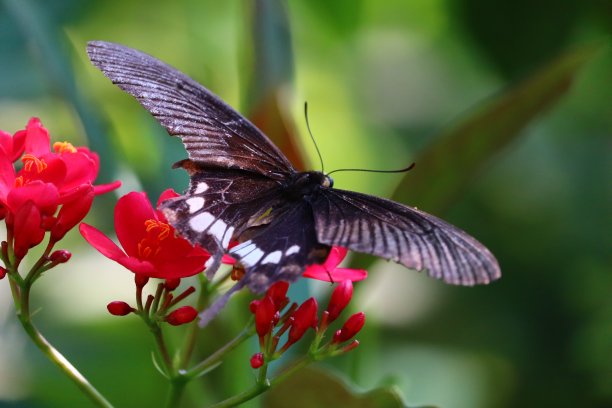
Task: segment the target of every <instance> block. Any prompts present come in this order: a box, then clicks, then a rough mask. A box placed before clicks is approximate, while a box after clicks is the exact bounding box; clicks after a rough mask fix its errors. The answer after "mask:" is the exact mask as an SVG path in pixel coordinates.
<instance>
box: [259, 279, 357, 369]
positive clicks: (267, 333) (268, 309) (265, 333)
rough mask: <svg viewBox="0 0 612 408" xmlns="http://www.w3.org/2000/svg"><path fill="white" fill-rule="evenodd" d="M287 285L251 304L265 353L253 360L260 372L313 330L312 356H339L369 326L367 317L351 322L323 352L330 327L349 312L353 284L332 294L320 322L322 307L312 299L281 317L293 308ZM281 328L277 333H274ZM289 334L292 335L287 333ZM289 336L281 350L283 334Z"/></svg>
mask: <svg viewBox="0 0 612 408" xmlns="http://www.w3.org/2000/svg"><path fill="white" fill-rule="evenodd" d="M288 288H289V284H288V283H287V282H277V283H275V284H274V285H272V286H271V287H270V289H268V291H267V292H266V294H265V296H264V297H263V298H262V299H258V300H254V301H252V302H251V304H250V310H251V313H253V314H254V315H255V330H256V332H257V335H258V336H259V345H260V349H261V352H260V353H256V354H254V355H253V356H252V357H251V367H253V368H259V367H261V366H262V365H264V364H265V363H266V362H269V361H272V360H275V359H277V358H278V357H280V356H281V355H282V354H283V353H284V352H285V351H287V349H288V348H289V347H291V346H292V345H293V344H295V343H296V342H298V341H299V340H300V339H301V338H302V337H303V336H304V335H305V334H306V332H307V331H308V329H309V328H312V329H313V330H314V331H315V332H316V338H315V340H314V342H313V345H314V349H313V347H311V352H313V353H315V354H318V355H321V356H323V355H335V354H337V353H338V348H339V347H340V345H341V343H344V342H346V341H349V340H351V339H352V338H353V337H355V335H356V334H357V333H358V332H359V331H360V330H361V329H362V327H363V324H364V323H365V314H364V313H363V312H360V313H356V314H354V315H352V316H351V317H349V318H348V320H347V321H346V322H345V323H344V325H343V326H342V328H341V329H339V330H338V331H336V333H335V335H334V337H333V339H332V341H330V342H329V343H328V344H326V345H325V346H323V347H321V348H319V344H320V342H321V340H322V339H323V336H324V333H325V331H326V330H327V327H328V325H329V324H331V323H332V322H333V321H334V320H336V319H337V318H338V316H339V315H340V313H341V312H342V311H343V310H344V309H345V308H346V306H347V305H348V303H349V302H350V300H351V297H352V295H353V284H352V282H351V281H350V280H344V281H342V282H341V283H340V284H339V285H338V286H336V288H335V289H334V292H333V293H332V296H331V298H330V301H329V304H328V306H327V310H325V311H324V312H323V314H322V317H321V320H320V322H319V319H318V305H317V301H316V299H315V298H312V297H311V298H309V299H307V300H306V301H305V302H304V303H302V304H301V305H300V306H299V307H298V305H297V304H296V303H293V304H292V305H291V306H290V307H289V309H288V310H287V311H286V312H285V313H283V314H282V315H281V312H282V310H283V309H284V308H285V307H286V306H287V305H288V304H289V298H288V297H287V289H288ZM276 327H280V328H279V329H278V330H277V331H276V332H274V329H275V328H276ZM287 332H288V333H287ZM285 333H287V340H286V342H285V344H284V345H283V346H282V347H281V348H280V349H277V348H278V344H279V341H280V339H281V336H283V334H285ZM358 344H359V342H358V341H356V340H355V341H353V342H352V343H351V344H349V345H347V346H345V347H343V348H341V349H340V351H339V352H340V353H344V352H347V351H349V350H352V349H353V348H355V347H357V345H358Z"/></svg>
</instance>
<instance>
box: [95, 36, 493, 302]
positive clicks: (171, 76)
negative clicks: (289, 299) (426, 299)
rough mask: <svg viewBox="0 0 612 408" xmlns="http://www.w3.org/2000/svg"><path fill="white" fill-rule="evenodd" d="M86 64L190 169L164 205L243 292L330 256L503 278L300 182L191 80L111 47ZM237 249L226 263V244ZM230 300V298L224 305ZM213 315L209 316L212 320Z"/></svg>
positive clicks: (353, 200) (458, 247)
mask: <svg viewBox="0 0 612 408" xmlns="http://www.w3.org/2000/svg"><path fill="white" fill-rule="evenodd" d="M87 53H88V54H89V58H90V59H91V61H92V62H93V64H94V65H95V66H96V67H98V68H99V69H100V70H101V71H102V72H103V73H104V75H106V76H107V77H108V78H110V80H111V81H112V82H113V83H114V84H116V85H117V86H119V87H120V88H121V89H123V90H124V91H126V92H127V93H129V94H131V95H133V96H134V97H136V98H137V99H138V101H139V102H140V103H141V104H142V106H144V107H145V108H146V109H147V110H148V111H149V112H150V113H151V114H152V115H153V116H154V117H155V118H156V119H157V120H158V121H159V122H160V123H161V124H162V126H164V127H165V128H166V130H167V131H168V133H169V134H171V135H177V136H179V137H180V138H181V140H182V141H183V144H184V145H185V149H186V150H187V153H188V155H189V158H188V159H186V160H183V161H181V162H179V163H177V164H175V167H182V168H184V169H185V170H187V172H188V173H189V175H190V178H191V180H190V184H189V188H188V190H187V191H186V192H185V195H184V196H181V197H179V198H176V199H174V200H171V201H167V202H165V203H164V204H163V207H162V209H163V212H164V214H165V215H166V217H167V219H168V221H169V222H170V223H171V224H172V225H173V226H174V227H175V228H176V230H178V231H179V232H180V234H182V235H183V236H185V237H186V238H187V239H188V240H189V241H191V242H192V243H197V244H199V245H201V246H202V247H204V248H205V249H207V250H208V251H209V252H210V253H211V254H213V260H214V264H215V265H213V266H211V267H209V268H208V270H210V271H212V273H214V271H215V270H216V269H217V268H216V266H218V264H219V262H220V260H221V257H222V255H223V254H224V253H225V252H229V254H230V255H231V256H232V257H234V258H235V259H237V260H238V261H239V263H240V264H241V265H242V266H244V268H245V270H246V274H245V276H244V278H243V279H242V280H241V281H240V283H239V284H238V285H236V286H235V289H238V288H239V287H242V286H244V285H246V286H248V287H249V288H250V289H251V290H253V291H255V292H258V293H259V292H263V291H264V290H266V289H267V288H268V287H269V286H270V285H271V284H272V283H274V282H276V281H278V280H286V281H294V280H295V279H297V278H298V277H299V276H300V275H301V274H302V273H303V271H304V269H305V267H306V266H307V265H309V264H313V263H321V262H323V261H324V260H325V258H326V256H327V254H328V253H329V250H330V247H331V246H332V245H337V246H341V247H346V248H349V249H351V250H354V251H358V252H365V253H369V254H373V255H377V256H380V257H383V258H385V259H391V260H393V261H395V262H399V263H401V264H402V265H405V266H407V267H409V268H411V269H416V270H423V269H426V270H427V271H428V273H429V275H430V276H433V277H434V278H438V279H442V280H444V281H445V282H447V283H451V284H457V285H474V284H481V283H489V282H490V281H492V280H495V279H497V278H499V277H500V270H499V265H498V264H497V261H496V259H495V257H494V256H493V255H492V254H491V253H490V252H489V250H487V249H486V248H485V247H484V246H483V245H482V244H480V243H479V242H478V241H476V240H475V239H474V238H472V237H470V236H469V235H467V234H466V233H465V232H463V231H461V230H460V229H458V228H456V227H454V226H452V225H450V224H448V223H446V222H444V221H442V220H440V219H439V218H436V217H434V216H432V215H430V214H427V213H424V212H422V211H419V210H417V209H415V208H410V207H407V206H404V205H402V204H398V203H396V202H393V201H390V200H385V199H382V198H378V197H374V196H370V195H365V194H360V193H356V192H353V191H344V190H339V189H335V188H332V184H333V181H332V179H331V178H330V177H329V176H327V175H325V174H323V173H321V172H317V171H309V172H298V171H296V170H295V169H294V168H293V166H292V165H291V163H290V162H289V161H288V160H287V158H286V157H285V156H284V155H283V153H281V152H280V150H279V149H278V148H277V147H276V146H275V145H274V144H272V142H271V141H270V140H269V139H268V138H267V137H266V136H265V135H264V134H263V133H262V132H261V131H260V130H259V129H257V128H256V127H255V126H254V125H253V124H252V123H250V122H249V121H248V120H247V119H245V118H244V117H242V116H241V115H240V114H239V113H237V112H236V111H234V110H233V109H232V108H231V107H229V106H228V105H227V104H225V103H224V102H223V101H222V100H221V99H219V98H218V97H217V96H216V95H214V94H212V93H211V92H210V91H209V90H207V89H206V88H204V87H203V86H202V85H200V84H198V83H197V82H195V81H194V80H193V79H191V78H189V77H188V76H186V75H184V74H183V73H181V72H179V71H177V70H176V69H174V68H172V67H170V66H168V65H166V64H165V63H163V62H161V61H159V60H157V59H155V58H153V57H151V56H149V55H147V54H144V53H142V52H140V51H137V50H134V49H131V48H128V47H125V46H122V45H118V44H112V43H108V42H101V41H94V42H90V43H89V45H88V47H87ZM233 240H239V241H240V242H241V243H240V244H239V245H238V246H235V247H233V248H231V249H230V250H229V251H228V244H229V243H230V241H233ZM226 299H227V298H226ZM213 313H216V312H215V311H213Z"/></svg>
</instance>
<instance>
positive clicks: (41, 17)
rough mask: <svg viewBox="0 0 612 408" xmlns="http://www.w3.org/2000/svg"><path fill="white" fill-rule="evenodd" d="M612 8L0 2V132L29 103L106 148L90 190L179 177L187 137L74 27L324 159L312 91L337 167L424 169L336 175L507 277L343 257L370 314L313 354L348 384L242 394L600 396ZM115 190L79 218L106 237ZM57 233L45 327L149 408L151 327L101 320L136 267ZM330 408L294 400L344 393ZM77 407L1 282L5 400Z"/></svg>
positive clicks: (104, 386)
mask: <svg viewBox="0 0 612 408" xmlns="http://www.w3.org/2000/svg"><path fill="white" fill-rule="evenodd" d="M611 22H612V9H611V8H610V3H609V2H605V1H576V0H557V1H553V0H534V1H528V0H519V1H517V0H493V1H491V0H452V1H451V0H412V1H401V0H392V1H384V2H383V1H378V0H335V1H324V0H310V1H301V2H300V1H280V0H259V1H251V2H249V1H246V0H241V1H237V0H233V1H224V2H221V1H215V0H207V1H203V0H181V1H173V2H168V1H161V0H149V1H146V2H145V1H122V2H118V1H117V2H114V1H93V0H92V1H82V0H53V1H43V0H40V1H36V0H0V129H3V130H5V131H8V132H11V133H12V132H14V131H16V130H18V129H21V128H23V127H24V126H25V124H26V122H27V120H28V119H29V118H30V117H31V116H38V117H40V118H41V119H42V121H43V124H44V125H45V126H46V127H47V128H48V129H49V130H50V132H51V134H52V136H53V137H54V138H55V139H57V140H69V141H71V142H73V143H74V144H88V145H89V146H91V147H92V148H93V149H95V150H97V151H98V152H99V153H100V156H101V158H102V174H101V175H100V180H101V181H109V180H112V179H117V178H119V179H121V180H122V181H123V182H124V186H123V188H122V190H121V193H125V192H127V191H131V190H142V189H144V190H146V191H147V192H148V193H149V195H150V197H151V198H152V199H156V198H157V195H158V194H159V192H160V191H162V190H163V189H165V188H167V187H170V186H172V187H174V188H176V189H177V190H178V191H181V190H182V189H183V188H184V187H185V186H186V180H187V179H186V176H185V175H184V174H183V173H182V172H181V171H172V170H170V165H171V164H172V163H174V162H175V161H177V160H180V159H182V158H183V157H184V155H185V153H184V151H183V150H182V146H181V144H180V143H179V142H178V140H174V139H172V138H169V137H167V136H166V135H165V132H164V130H163V129H162V128H161V127H160V126H158V125H157V124H156V122H155V121H154V120H153V119H152V118H151V117H150V116H149V115H148V114H147V112H146V111H145V110H144V109H142V108H141V107H140V106H139V105H138V104H137V103H136V102H135V101H134V100H133V99H132V98H131V97H129V96H127V95H126V94H124V93H122V92H121V91H120V90H119V89H118V88H116V87H115V86H113V85H112V84H111V83H110V82H109V81H108V80H106V78H104V77H103V75H102V74H101V73H100V72H98V71H97V70H96V69H95V68H94V67H93V66H91V65H90V64H89V62H88V60H87V57H86V55H85V51H84V50H85V44H86V42H87V41H89V40H94V39H97V40H107V41H114V42H119V43H123V44H126V45H129V46H131V47H134V48H138V49H141V50H144V51H146V52H148V53H150V54H153V55H155V56H156V57H158V58H160V59H162V60H164V61H166V62H168V63H170V64H171V65H173V66H175V67H177V68H179V69H180V70H182V71H183V72H185V73H187V74H188V75H190V76H191V77H193V78H194V79H196V80H198V81H199V82H201V83H202V84H204V85H205V86H206V87H208V88H209V89H211V90H212V91H214V92H215V93H217V94H218V95H219V96H221V97H222V98H223V99H224V100H226V101H227V102H228V103H230V104H231V105H232V106H234V107H236V108H237V109H238V110H239V111H240V112H242V113H243V114H245V115H248V116H249V117H251V118H252V119H253V120H254V121H255V122H256V123H257V124H258V125H259V126H261V128H262V129H263V130H265V131H266V133H268V134H269V135H270V136H271V137H272V138H273V139H274V140H275V142H276V143H277V144H278V145H279V146H281V147H282V149H283V150H284V151H285V152H286V153H287V154H288V156H289V157H290V158H291V159H292V161H293V162H294V163H296V165H298V166H300V167H304V168H314V169H318V167H319V164H318V158H317V157H316V155H315V150H314V147H313V146H312V143H311V142H310V140H309V138H308V136H307V133H306V130H305V123H304V119H303V113H302V111H303V103H304V101H305V100H307V101H308V103H309V119H310V123H311V127H312V129H313V132H314V135H315V137H316V139H317V143H318V145H319V148H320V150H321V152H322V155H323V159H324V161H325V168H326V170H327V171H329V170H331V169H336V168H340V167H362V168H401V167H404V166H406V165H407V164H409V163H411V162H412V161H416V163H417V166H416V168H415V169H414V170H413V171H411V172H409V173H407V174H405V175H381V174H370V173H338V174H337V175H336V177H335V181H336V186H338V187H341V188H348V189H354V190H358V191H362V192H368V193H372V194H376V195H382V196H392V197H394V198H396V199H397V200H399V201H403V202H405V203H408V204H411V205H417V206H418V207H419V208H421V209H423V210H425V211H428V212H431V213H434V214H436V215H439V216H442V217H443V218H445V219H446V220H448V221H450V222H451V223H453V224H456V225H458V226H460V227H461V228H463V229H465V230H467V231H468V232H469V233H470V234H472V235H474V236H475V237H477V238H478V239H479V240H481V241H482V242H484V243H485V244H486V245H487V246H488V247H489V248H490V249H491V250H492V252H493V253H495V254H496V256H497V257H498V259H499V262H500V264H501V267H502V273H503V277H502V279H501V280H500V281H498V282H495V283H493V284H491V285H489V286H486V287H477V288H461V287H450V286H447V285H444V284H443V283H441V282H437V281H434V280H431V279H428V278H427V277H426V276H425V275H423V274H417V273H414V272H412V271H407V270H405V269H403V268H401V267H397V266H395V265H393V264H390V263H385V262H376V263H372V260H371V259H368V258H362V257H358V258H356V259H355V260H354V261H355V262H356V263H359V264H362V265H368V269H369V270H370V277H369V278H368V279H367V281H366V282H364V283H362V284H360V285H359V286H358V288H357V289H358V294H357V296H356V297H357V299H356V300H354V301H353V307H354V308H355V309H356V310H357V309H358V310H364V311H366V313H367V314H368V322H367V325H366V330H365V331H364V332H363V333H362V334H360V336H359V338H360V340H361V346H360V347H359V348H358V350H357V351H355V352H353V353H351V354H349V355H348V356H344V357H341V358H337V359H336V360H333V361H329V362H326V363H325V364H321V365H319V366H318V367H319V368H320V367H323V366H327V367H329V368H330V370H332V372H334V373H335V375H339V376H340V377H341V378H342V381H343V382H342V383H336V382H335V380H333V379H328V380H326V381H320V379H321V378H322V377H321V376H324V374H320V375H315V376H314V377H313V376H312V373H311V374H310V376H308V375H304V376H303V377H302V378H299V377H298V379H297V380H295V381H292V382H290V383H288V384H286V386H285V387H284V388H283V387H282V386H281V387H279V389H277V390H275V391H274V392H272V393H270V394H269V395H268V396H266V397H264V398H263V399H260V400H258V401H256V402H254V403H252V404H250V406H259V405H261V406H287V404H289V402H288V401H289V400H287V398H289V397H293V398H296V395H301V394H299V393H303V395H304V396H300V397H299V399H298V400H299V401H302V400H303V401H305V403H307V402H308V401H309V400H308V398H307V397H306V396H305V395H309V391H311V390H316V391H313V392H315V396H317V397H318V398H325V397H326V396H327V395H332V394H334V391H337V388H338V387H341V386H342V385H341V384H351V387H354V388H355V389H357V390H359V391H367V390H370V389H373V388H375V387H378V386H391V385H392V386H395V389H397V390H399V392H400V393H401V395H402V396H403V398H404V400H405V402H406V403H408V404H409V405H419V404H423V405H424V404H428V405H436V406H440V407H445V408H446V407H449V408H481V407H482V408H486V407H499V408H502V407H503V408H506V407H602V408H603V407H611V406H612V268H611V266H612V262H611V261H612V259H611V258H612V257H611V252H610V231H611V230H612V228H611V227H612V225H611V214H610V203H611V202H612V201H611V198H612V196H611V192H612V190H611V188H610V187H611V186H610V176H611V175H612V166H611V160H610V152H611V149H610V148H611V144H610V141H611V139H610V135H611V130H612V110H611V107H612V103H611V102H612V98H611V96H612V78H611V76H610V73H611V72H612V58H611V55H610V50H609V46H608V42H609V39H610V37H609V30H610V28H611V27H612V24H611ZM114 200H116V197H105V198H101V199H99V200H98V201H97V202H96V204H95V205H94V207H95V209H94V211H93V212H92V214H91V215H90V217H89V218H88V221H89V222H90V223H92V224H94V225H96V226H98V227H99V228H102V229H105V230H106V231H109V232H110V231H112V207H113V204H114ZM64 247H65V248H67V249H69V250H71V251H72V252H73V253H74V256H73V259H72V260H71V261H70V263H68V264H67V265H65V266H62V267H60V268H58V269H57V270H53V271H52V272H50V273H48V274H47V275H46V276H45V279H42V280H41V281H40V283H39V284H37V287H36V288H35V289H34V296H35V299H36V301H35V302H36V305H37V306H38V307H40V308H41V310H40V312H39V313H38V315H37V316H36V319H37V320H36V321H37V323H38V324H39V325H40V326H41V328H42V329H43V332H44V333H47V334H48V337H49V338H50V339H51V340H52V341H53V342H54V343H55V345H56V346H57V347H58V348H59V349H60V350H61V351H62V352H64V353H65V354H66V356H67V357H68V358H69V359H71V360H72V361H73V363H75V365H76V366H77V367H78V368H80V369H81V370H82V372H83V373H84V374H85V375H86V376H87V377H88V378H89V379H90V380H91V381H92V382H93V383H94V385H96V387H97V388H98V389H99V390H100V391H101V392H102V393H104V394H105V395H106V396H107V397H108V399H109V400H110V401H111V402H113V403H114V404H116V406H117V407H141V406H142V407H144V406H159V401H163V398H164V396H165V392H166V385H165V384H164V381H163V379H162V378H161V376H160V375H159V374H158V373H157V372H156V371H155V369H154V367H153V365H152V363H151V348H152V346H153V342H152V339H151V338H150V336H149V334H148V333H147V330H146V329H145V328H144V327H143V326H142V324H141V323H140V322H139V321H137V319H135V318H124V319H118V318H114V317H112V316H110V315H108V314H107V313H106V311H105V305H106V303H107V302H109V301H111V300H116V299H121V300H128V301H131V299H132V297H133V294H132V286H133V284H132V275H131V274H130V273H129V272H127V271H124V270H121V269H120V268H118V267H117V266H115V265H113V264H112V262H110V261H107V260H105V259H103V258H102V256H101V255H99V254H98V253H95V252H93V251H92V250H90V249H89V248H88V247H87V246H86V245H85V243H84V241H83V240H82V239H81V238H80V236H78V234H72V235H70V236H69V237H68V238H67V239H66V241H65V242H64ZM292 290H293V292H292V293H293V297H295V300H300V299H304V298H305V297H306V296H308V294H307V292H314V293H321V294H322V295H323V296H324V295H325V293H327V292H328V291H329V289H328V287H327V286H325V285H319V286H317V285H313V284H310V285H309V284H307V283H301V284H299V285H297V286H296V287H295V288H292ZM247 301H248V296H247V295H246V294H245V295H242V296H241V297H238V298H237V299H236V300H235V301H234V302H233V305H232V307H230V308H228V309H227V310H226V311H225V312H224V314H223V316H222V318H221V322H220V324H218V325H215V326H213V327H211V328H209V329H208V330H209V331H208V333H205V334H204V335H203V339H202V344H201V349H202V353H205V352H206V351H207V350H214V347H215V345H218V344H222V343H223V339H224V338H230V337H232V335H233V334H235V333H237V332H238V330H239V329H240V327H241V325H242V324H243V323H244V320H245V318H246V313H245V310H246V309H245V307H246V306H245V305H246V302H247ZM175 331H176V335H177V336H178V335H180V329H175ZM255 349H256V345H255V344H254V343H253V344H250V345H245V347H241V348H240V349H239V350H238V351H237V353H236V354H235V355H234V357H233V358H232V360H231V361H228V362H226V363H225V364H223V366H221V367H220V368H218V369H217V370H215V371H214V372H213V373H212V374H211V375H209V376H207V377H204V378H203V379H202V380H201V381H199V382H197V383H194V384H191V385H190V386H189V388H188V395H187V397H186V401H185V406H205V405H206V404H207V403H211V402H214V401H218V400H220V399H222V398H224V397H227V396H230V395H232V394H233V393H236V392H238V391H241V390H244V389H246V388H248V387H249V386H250V385H251V384H252V382H253V381H254V377H253V373H252V370H251V369H250V368H249V366H248V357H249V356H250V354H251V353H253V352H254V351H255ZM285 361H288V360H285ZM278 365H282V362H279V364H278ZM305 374H307V373H305ZM313 378H315V379H319V381H314V380H313ZM323 378H324V377H323ZM292 387H297V390H296V388H292ZM325 387H328V388H329V389H328V390H327V391H329V392H326V389H325ZM334 395H338V394H337V393H336V394H334ZM266 398H267V399H266ZM348 398H349V397H346V396H344V397H343V399H342V400H341V401H342V402H343V403H344V405H347V406H357V404H358V402H357V399H356V400H355V401H353V400H350V399H348ZM279 401H280V402H279ZM283 401H284V402H283ZM330 401H333V400H324V399H321V400H311V401H310V405H304V406H325V405H326V404H327V405H329V406H332V405H334V406H339V405H338V404H339V402H338V401H336V402H335V403H333V402H330ZM293 403H296V401H292V404H293ZM88 404H89V402H88V401H87V400H86V399H85V397H83V396H81V395H80V394H79V393H78V392H77V390H76V388H75V387H74V386H73V385H72V384H71V383H70V382H69V381H68V380H67V379H65V378H63V377H61V376H60V374H59V372H58V370H56V368H55V367H53V366H51V364H50V363H49V362H47V361H45V360H44V359H43V358H42V356H41V355H40V353H39V352H38V350H36V349H34V348H33V347H32V346H31V345H30V344H29V343H28V341H27V339H26V338H25V336H24V335H23V333H21V331H20V327H19V326H18V325H17V323H16V319H15V317H14V314H13V310H12V309H11V302H10V294H9V291H8V285H7V283H6V280H4V281H0V406H2V407H60V406H61V407H73V406H75V407H76V406H88ZM364 404H365V403H364ZM295 406H298V405H295ZM360 406H375V405H360ZM378 406H380V404H379V405H378Z"/></svg>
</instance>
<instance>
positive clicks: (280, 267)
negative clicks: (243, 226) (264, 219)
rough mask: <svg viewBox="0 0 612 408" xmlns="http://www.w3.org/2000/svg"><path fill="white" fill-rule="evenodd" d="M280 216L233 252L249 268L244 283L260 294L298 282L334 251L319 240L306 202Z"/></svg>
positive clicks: (289, 206)
mask: <svg viewBox="0 0 612 408" xmlns="http://www.w3.org/2000/svg"><path fill="white" fill-rule="evenodd" d="M276 212H277V214H274V213H273V214H272V222H271V223H270V224H268V225H265V226H263V227H261V228H259V229H258V230H257V232H255V233H254V234H253V235H252V236H250V237H249V239H248V240H246V241H244V242H242V243H241V244H239V245H238V246H235V247H233V248H232V249H230V251H229V254H230V256H232V257H233V258H236V259H237V260H238V262H239V263H240V264H242V265H243V266H244V267H245V270H246V274H245V276H244V278H243V280H244V281H245V284H246V285H247V286H248V287H249V289H251V290H252V291H253V292H256V293H261V292H263V291H265V290H266V289H267V288H268V287H269V286H270V285H272V284H273V283H275V282H277V281H279V280H284V281H287V282H293V281H295V280H296V279H297V278H299V277H300V276H301V275H302V273H303V272H304V268H305V267H306V266H307V265H311V264H315V263H322V262H323V261H324V260H325V258H326V257H327V255H328V254H329V249H330V247H329V246H327V245H323V244H320V243H319V242H318V240H317V236H316V232H315V225H314V219H313V216H312V209H311V207H310V205H309V204H308V203H307V202H306V201H301V202H296V203H291V204H290V205H288V206H286V207H284V208H279V209H278V210H276Z"/></svg>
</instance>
